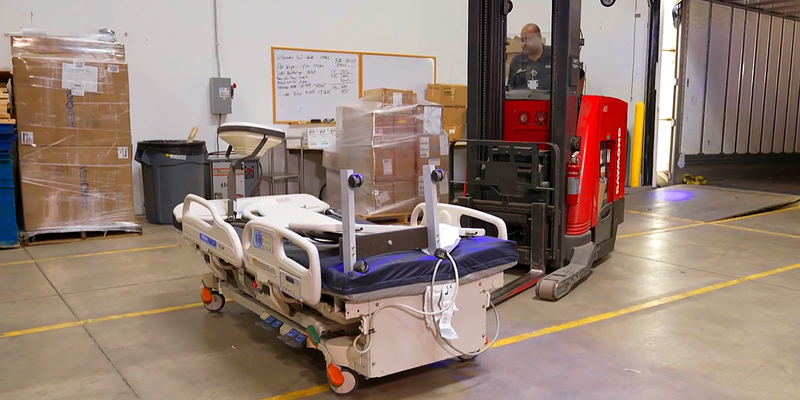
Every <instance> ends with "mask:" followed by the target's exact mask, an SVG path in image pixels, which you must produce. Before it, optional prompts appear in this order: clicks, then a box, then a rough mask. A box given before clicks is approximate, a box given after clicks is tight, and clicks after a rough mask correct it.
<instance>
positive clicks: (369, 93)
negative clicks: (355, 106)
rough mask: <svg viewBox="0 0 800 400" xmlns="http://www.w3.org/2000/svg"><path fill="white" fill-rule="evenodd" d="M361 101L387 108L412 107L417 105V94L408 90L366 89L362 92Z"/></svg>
mask: <svg viewBox="0 0 800 400" xmlns="http://www.w3.org/2000/svg"><path fill="white" fill-rule="evenodd" d="M363 100H367V101H377V102H380V103H382V104H383V105H384V106H388V107H402V106H413V105H416V104H417V94H416V93H414V91H413V90H409V89H392V88H378V89H368V90H364V96H363Z"/></svg>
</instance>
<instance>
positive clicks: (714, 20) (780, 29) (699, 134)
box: [673, 0, 800, 169]
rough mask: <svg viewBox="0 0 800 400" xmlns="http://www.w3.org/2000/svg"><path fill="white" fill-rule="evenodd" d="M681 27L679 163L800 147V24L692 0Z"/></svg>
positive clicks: (676, 142)
mask: <svg viewBox="0 0 800 400" xmlns="http://www.w3.org/2000/svg"><path fill="white" fill-rule="evenodd" d="M680 31H681V33H680V35H681V39H680V45H679V52H680V54H679V60H680V65H679V68H678V81H677V84H678V88H677V98H676V108H675V120H676V127H675V136H674V142H673V143H674V146H673V153H674V154H673V166H677V167H678V169H680V168H683V167H684V166H685V165H684V164H685V163H686V162H687V160H689V159H695V160H697V159H700V158H703V156H710V157H711V158H716V159H731V160H734V159H737V158H739V157H725V156H726V155H730V156H736V155H754V154H761V155H765V154H785V153H800V127H799V126H798V122H799V121H798V114H799V113H798V106H799V105H800V23H796V22H795V21H792V20H789V19H784V18H780V17H777V16H771V15H766V14H760V13H757V12H754V11H749V10H744V9H740V8H734V7H730V6H727V5H723V4H718V3H714V2H708V1H702V0H684V5H683V13H682V23H681V27H680ZM706 158H707V157H706Z"/></svg>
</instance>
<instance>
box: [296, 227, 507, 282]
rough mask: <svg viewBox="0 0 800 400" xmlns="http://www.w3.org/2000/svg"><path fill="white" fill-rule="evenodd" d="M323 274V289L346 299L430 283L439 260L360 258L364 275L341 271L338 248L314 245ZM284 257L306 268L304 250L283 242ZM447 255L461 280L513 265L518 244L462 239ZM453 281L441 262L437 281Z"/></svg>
mask: <svg viewBox="0 0 800 400" xmlns="http://www.w3.org/2000/svg"><path fill="white" fill-rule="evenodd" d="M317 249H318V250H319V255H320V266H321V271H322V288H323V289H324V290H325V291H326V292H328V293H331V294H334V295H340V296H348V295H356V294H361V293H367V292H372V291H376V290H382V289H390V288H396V287H400V286H407V285H414V284H419V283H421V284H430V282H431V278H432V276H433V270H434V268H435V267H436V263H437V262H438V261H439V259H438V258H436V257H434V256H429V255H427V254H425V253H423V252H422V251H421V250H412V251H399V252H394V253H387V254H381V255H377V256H371V257H366V258H364V259H361V261H363V262H364V263H366V265H367V271H366V272H365V273H361V272H357V271H351V272H349V273H345V272H344V268H343V264H342V261H341V260H340V258H339V246H338V245H325V244H317ZM284 251H285V252H286V255H287V256H288V257H289V258H291V259H292V260H294V261H296V262H297V263H298V264H301V265H304V266H308V255H307V254H306V252H305V250H303V249H301V248H300V247H298V246H296V245H294V244H291V243H284ZM450 255H451V256H452V257H453V259H454V260H455V262H456V265H457V266H458V275H459V277H460V278H463V277H466V276H469V275H470V274H473V273H476V272H479V271H485V270H488V269H492V268H496V267H501V266H505V265H508V266H513V265H514V264H516V262H517V261H518V259H519V254H518V252H517V244H516V243H515V242H513V241H509V240H501V239H497V238H493V237H488V236H480V237H475V238H468V239H461V242H460V243H459V245H458V247H456V248H455V249H454V250H453V251H452V252H451V253H450ZM453 279H455V275H454V273H453V267H452V265H451V263H450V261H449V260H444V261H442V263H441V265H440V266H439V269H438V270H437V272H436V280H437V281H447V280H453Z"/></svg>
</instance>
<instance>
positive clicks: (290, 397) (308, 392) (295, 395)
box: [262, 264, 800, 400]
mask: <svg viewBox="0 0 800 400" xmlns="http://www.w3.org/2000/svg"><path fill="white" fill-rule="evenodd" d="M798 268H800V264H794V265H789V266H786V267H781V268H775V269H772V270H769V271H764V272H759V273H757V274H752V275H748V276H745V277H743V278H736V279H731V280H729V281H725V282H722V283H717V284H715V285H710V286H704V287H701V288H699V289H695V290H690V291H688V292H684V293H679V294H675V295H672V296H667V297H662V298H660V299H655V300H651V301H648V302H645V303H641V304H636V305H633V306H630V307H625V308H621V309H619V310H615V311H609V312H606V313H602V314H597V315H593V316H591V317H586V318H581V319H578V320H575V321H570V322H567V323H564V324H560V325H555V326H551V327H547V328H543V329H539V330H535V331H532V332H527V333H523V334H519V335H515V336H511V337H508V338H505V339H501V340H498V341H497V342H495V344H494V346H492V348H496V347H503V346H508V345H511V344H515V343H519V342H522V341H525V340H529V339H533V338H537V337H540V336H545V335H550V334H552V333H556V332H561V331H565V330H567V329H572V328H577V327H580V326H584V325H589V324H592V323H595V322H600V321H605V320H607V319H611V318H615V317H620V316H623V315H626V314H631V313H634V312H637V311H642V310H646V309H648V308H653V307H657V306H660V305H664V304H667V303H672V302H675V301H678V300H683V299H688V298H690V297H694V296H699V295H701V294H704V293H708V292H713V291H715V290H719V289H723V288H726V287H730V286H734V285H738V284H740V283H744V282H749V281H752V280H756V279H760V278H764V277H767V276H770V275H775V274H779V273H781V272H786V271H791V270H795V269H798ZM328 390H329V389H328V385H318V386H313V387H310V388H307V389H302V390H298V391H294V392H289V393H284V394H281V395H278V396H273V397H267V398H264V399H262V400H295V399H300V398H304V397H309V396H313V395H315V394H319V393H324V392H326V391H328Z"/></svg>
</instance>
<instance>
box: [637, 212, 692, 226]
mask: <svg viewBox="0 0 800 400" xmlns="http://www.w3.org/2000/svg"><path fill="white" fill-rule="evenodd" d="M625 212H627V213H631V214H639V215H647V216H649V217H658V218H664V219H674V220H676V221H683V222H693V223H698V222H702V221H696V220H693V219H687V218H678V217H670V216H669V215H661V214H656V213H649V212H644V211H635V210H625Z"/></svg>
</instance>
